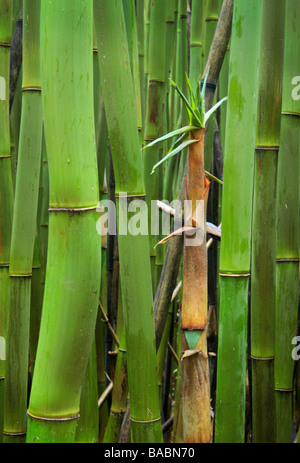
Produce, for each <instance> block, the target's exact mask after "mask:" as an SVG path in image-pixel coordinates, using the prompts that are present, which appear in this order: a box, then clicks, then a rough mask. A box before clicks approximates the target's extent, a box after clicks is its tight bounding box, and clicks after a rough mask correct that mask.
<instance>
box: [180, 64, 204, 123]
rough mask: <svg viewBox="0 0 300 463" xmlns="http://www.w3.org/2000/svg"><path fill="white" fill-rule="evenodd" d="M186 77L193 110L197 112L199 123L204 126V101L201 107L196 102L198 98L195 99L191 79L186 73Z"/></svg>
mask: <svg viewBox="0 0 300 463" xmlns="http://www.w3.org/2000/svg"><path fill="white" fill-rule="evenodd" d="M185 76H186V81H187V85H188V89H189V93H190V100H191V106H192V108H193V110H194V111H195V114H196V116H197V117H198V119H199V121H200V122H201V126H203V125H204V122H203V121H204V112H203V111H202V109H203V108H202V101H200V105H199V104H197V101H196V98H195V95H194V93H193V90H192V86H191V82H190V79H189V77H188V75H187V73H185Z"/></svg>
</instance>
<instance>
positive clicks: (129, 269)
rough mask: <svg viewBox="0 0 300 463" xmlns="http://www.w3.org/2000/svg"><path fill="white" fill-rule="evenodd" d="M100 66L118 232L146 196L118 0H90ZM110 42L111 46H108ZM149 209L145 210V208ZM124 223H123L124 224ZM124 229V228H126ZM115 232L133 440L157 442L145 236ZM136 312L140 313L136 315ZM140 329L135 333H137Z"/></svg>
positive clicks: (158, 430)
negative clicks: (135, 201)
mask: <svg viewBox="0 0 300 463" xmlns="http://www.w3.org/2000/svg"><path fill="white" fill-rule="evenodd" d="M94 18H95V24H96V32H97V41H98V43H99V44H101V47H100V56H101V57H103V56H104V57H105V58H104V59H103V58H102V59H100V70H101V76H102V79H103V94H104V99H105V108H106V115H107V124H108V130H109V135H110V143H111V151H112V156H113V163H114V171H115V179H116V199H117V210H118V211H119V215H118V217H119V232H120V228H122V218H123V220H125V219H126V220H127V221H128V222H129V221H130V218H131V215H132V213H130V212H128V205H130V203H131V201H132V199H142V198H144V197H145V186H144V181H143V168H142V159H141V155H140V149H139V139H138V133H137V130H136V127H137V122H136V115H135V107H134V94H133V85H132V78H131V72H130V68H129V67H128V51H127V47H126V31H125V23H124V16H123V12H122V10H120V8H119V1H118V0H112V1H110V2H109V4H108V2H106V0H98V1H97V2H95V3H94ZM112 45H113V46H112ZM143 213H144V214H147V212H146V211H143ZM123 226H124V225H123ZM126 230H127V229H126ZM126 230H125V234H122V233H119V234H118V239H119V253H120V270H121V275H120V276H121V286H122V303H123V307H124V323H125V330H126V346H127V362H128V384H129V394H130V420H131V434H132V441H133V442H145V443H147V442H149V443H150V442H151V443H155V442H161V439H162V430H161V423H160V407H159V401H158V390H157V376H156V350H155V336H154V324H153V317H152V310H153V309H152V289H151V268H150V260H149V255H150V250H149V238H148V237H147V236H143V235H137V236H132V235H131V234H130V233H128V230H127V231H126ZM137 314H138V315H137ZM136 333H139V336H136Z"/></svg>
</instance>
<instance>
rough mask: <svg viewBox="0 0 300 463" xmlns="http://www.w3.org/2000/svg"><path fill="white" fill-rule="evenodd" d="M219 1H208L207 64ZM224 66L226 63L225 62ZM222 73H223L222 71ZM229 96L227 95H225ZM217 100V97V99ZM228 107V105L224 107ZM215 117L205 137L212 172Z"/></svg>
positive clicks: (216, 22) (206, 29) (206, 30)
mask: <svg viewBox="0 0 300 463" xmlns="http://www.w3.org/2000/svg"><path fill="white" fill-rule="evenodd" d="M219 9H220V8H219V0H208V2H207V8H206V17H205V42H204V62H205V63H206V61H207V58H208V54H209V50H210V47H211V44H212V41H213V38H214V34H215V31H216V27H217V24H218V20H219ZM223 64H224V62H223ZM220 73H221V71H220ZM224 96H227V95H224ZM215 99H216V97H215ZM224 106H226V105H224ZM215 117H216V116H215V115H213V117H212V118H211V121H210V123H209V127H208V130H207V135H206V137H205V169H206V170H208V171H210V170H211V167H212V160H213V139H214V125H215Z"/></svg>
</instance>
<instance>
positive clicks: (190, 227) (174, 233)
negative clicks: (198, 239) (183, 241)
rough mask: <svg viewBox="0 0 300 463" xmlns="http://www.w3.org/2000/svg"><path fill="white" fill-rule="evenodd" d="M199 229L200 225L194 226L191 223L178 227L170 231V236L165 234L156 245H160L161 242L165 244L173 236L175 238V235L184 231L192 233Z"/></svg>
mask: <svg viewBox="0 0 300 463" xmlns="http://www.w3.org/2000/svg"><path fill="white" fill-rule="evenodd" d="M198 230H201V228H200V227H193V226H191V225H186V226H184V227H181V228H178V229H177V230H175V231H173V232H172V233H170V235H168V236H165V237H164V238H163V239H162V240H160V241H159V242H158V243H157V244H156V245H155V247H157V246H159V245H160V244H163V243H166V242H167V241H169V240H170V239H171V238H173V236H178V235H182V233H190V232H192V231H194V232H196V231H198Z"/></svg>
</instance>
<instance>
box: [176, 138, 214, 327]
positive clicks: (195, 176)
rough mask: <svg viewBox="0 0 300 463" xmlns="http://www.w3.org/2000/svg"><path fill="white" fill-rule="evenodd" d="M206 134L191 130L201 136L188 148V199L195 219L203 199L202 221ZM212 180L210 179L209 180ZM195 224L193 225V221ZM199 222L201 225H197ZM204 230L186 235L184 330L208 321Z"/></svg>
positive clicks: (202, 212)
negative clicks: (199, 241)
mask: <svg viewBox="0 0 300 463" xmlns="http://www.w3.org/2000/svg"><path fill="white" fill-rule="evenodd" d="M204 135H205V129H199V130H195V131H193V132H191V134H190V138H192V139H198V140H199V142H198V143H194V144H192V145H190V147H189V154H188V185H187V199H188V200H190V201H192V214H193V217H194V218H195V214H196V201H198V204H199V205H200V206H201V203H199V201H201V200H203V201H204V204H203V206H204V207H203V208H201V207H200V214H203V216H202V217H199V219H200V222H201V223H202V224H203V223H205V222H206V221H205V215H206V203H207V197H208V190H207V182H208V181H207V180H206V179H205V173H204ZM208 183H209V182H208ZM203 195H204V197H203ZM191 225H192V224H191ZM198 225H199V224H198ZM201 232H202V243H201V245H198V246H191V245H190V244H191V243H188V241H189V240H193V239H197V238H198V239H201V237H200V234H201ZM204 236H205V234H204V230H200V231H199V233H197V236H195V234H194V235H193V236H187V234H186V235H185V246H184V259H183V272H184V278H183V296H182V315H181V316H182V329H183V330H185V329H187V330H203V329H204V328H205V326H206V323H207V250H206V245H205V240H204Z"/></svg>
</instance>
